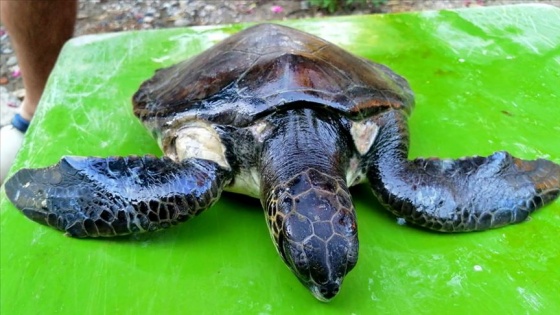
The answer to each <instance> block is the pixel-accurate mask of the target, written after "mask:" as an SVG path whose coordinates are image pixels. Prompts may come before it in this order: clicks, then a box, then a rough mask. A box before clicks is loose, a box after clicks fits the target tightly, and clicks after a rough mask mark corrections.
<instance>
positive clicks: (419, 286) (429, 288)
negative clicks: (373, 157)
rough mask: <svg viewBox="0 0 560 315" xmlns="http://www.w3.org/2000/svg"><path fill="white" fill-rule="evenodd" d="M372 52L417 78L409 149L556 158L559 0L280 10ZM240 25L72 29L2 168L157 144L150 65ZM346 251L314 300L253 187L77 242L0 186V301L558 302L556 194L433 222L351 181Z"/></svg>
mask: <svg viewBox="0 0 560 315" xmlns="http://www.w3.org/2000/svg"><path fill="white" fill-rule="evenodd" d="M282 23H285V24H287V25H291V26H293V27H296V28H300V29H303V30H306V31H308V32H311V33H314V34H317V35H319V36H321V37H324V38H326V39H327V40H330V41H332V42H334V43H336V44H339V45H340V46H342V47H344V48H346V49H348V50H350V51H352V52H354V53H356V54H358V55H362V56H365V57H367V58H371V59H373V60H376V61H378V62H381V63H384V64H386V65H388V66H389V67H391V68H392V69H394V70H395V71H396V72H398V73H400V74H402V75H403V76H405V77H406V78H407V79H408V80H409V81H410V83H411V85H412V87H413V89H414V91H415V92H416V101H417V102H416V108H415V111H414V112H413V115H412V117H411V120H410V128H411V146H412V147H411V157H417V156H440V157H460V156H464V155H475V154H480V155H488V154H491V153H492V152H494V151H497V150H508V151H510V152H511V153H512V154H514V155H517V156H519V157H522V158H529V159H532V158H536V157H544V158H548V159H551V160H553V161H555V162H557V163H560V139H559V137H560V122H559V121H560V9H558V8H554V7H550V6H544V5H525V6H523V5H520V6H507V7H493V8H473V9H467V10H457V11H439V12H422V13H406V14H389V15H373V16H352V17H340V18H332V19H319V20H297V21H288V22H282ZM246 26H247V25H232V26H216V27H195V28H186V29H164V30H157V31H142V32H125V33H114V34H104V35H93V36H83V37H78V38H75V39H73V40H72V41H70V42H69V43H68V44H67V45H66V46H65V48H64V50H63V52H62V54H61V56H60V59H59V61H58V63H57V65H56V67H55V69H54V72H53V73H52V76H51V77H50V80H49V82H48V87H47V89H46V92H45V95H44V97H43V99H42V100H41V106H40V110H39V111H38V112H37V115H36V117H35V120H34V123H33V124H32V126H31V128H30V130H29V132H28V133H27V135H26V139H25V143H24V146H23V149H22V150H21V152H20V153H19V155H18V157H17V161H16V164H15V166H14V168H13V170H15V169H19V168H21V167H39V166H46V165H49V164H53V163H55V162H57V161H58V160H59V158H60V157H61V156H62V155H86V156H87V155H97V156H109V155H128V154H137V155H143V154H147V153H151V154H157V155H161V152H160V150H159V149H158V147H157V145H156V142H155V140H153V139H152V138H151V136H150V135H149V134H148V132H147V131H146V130H145V129H144V128H143V127H142V126H141V124H140V123H139V122H138V121H137V119H135V118H134V116H133V114H132V110H131V102H130V99H131V95H132V94H133V93H134V91H135V90H136V89H137V88H138V86H139V84H140V83H141V82H142V81H143V80H145V79H147V78H149V77H150V76H151V75H152V74H153V72H154V70H155V69H157V68H160V67H163V66H168V65H171V64H173V63H175V62H178V61H179V60H182V59H185V58H187V57H189V56H192V55H193V54H196V53H198V52H200V51H202V50H203V49H205V48H208V47H209V46H211V45H212V44H214V43H216V42H217V41H219V40H221V39H223V38H225V37H227V36H228V35H230V34H232V33H234V32H236V31H239V30H241V29H242V28H244V27H246ZM353 195H354V202H355V205H356V208H357V214H358V220H359V238H360V242H361V243H360V245H361V246H360V259H359V262H358V265H357V267H356V268H355V269H354V270H353V271H352V272H351V273H350V274H349V276H348V277H347V278H346V281H345V282H344V284H343V286H342V290H341V293H340V294H339V295H338V296H337V297H336V298H335V299H334V300H333V301H332V302H331V303H328V304H325V303H321V302H318V301H317V300H315V298H314V297H313V296H312V295H311V294H310V293H309V292H308V291H307V289H306V288H304V287H303V286H302V285H301V284H300V283H299V282H298V280H297V279H296V278H295V277H294V276H293V275H292V273H291V272H290V271H289V270H288V268H286V267H285V265H284V263H283V262H282V261H281V259H280V258H279V256H278V255H277V253H276V251H275V249H274V247H273V245H272V244H271V241H270V237H269V235H268V231H267V228H266V224H265V220H264V215H263V212H262V210H261V208H260V205H259V203H258V202H257V201H256V200H253V199H248V198H243V197H240V196H238V195H226V196H224V197H223V198H222V200H221V201H220V202H219V203H217V204H216V205H215V206H214V207H213V208H212V209H211V210H209V211H207V212H205V213H204V214H203V215H201V216H200V217H198V218H196V219H194V220H192V221H189V222H187V223H185V224H183V225H180V226H178V227H175V228H173V229H169V230H167V231H163V232H158V233H154V234H151V235H144V236H140V237H138V238H125V239H105V240H95V239H94V240H77V239H71V238H68V237H65V236H64V235H63V234H62V233H59V232H57V231H55V230H52V229H50V228H47V227H44V226H41V225H38V224H36V223H33V222H31V221H30V220H28V219H26V218H25V217H24V216H23V215H22V214H20V213H19V212H18V211H16V209H15V208H14V207H13V206H12V205H11V204H10V203H9V201H8V200H7V198H5V195H4V193H3V192H2V200H1V211H0V214H1V219H0V224H1V232H0V233H1V234H0V240H1V270H0V279H1V288H0V289H1V290H0V292H1V309H0V313H2V314H293V313H296V312H297V314H374V313H379V314H482V313H489V312H492V313H493V314H560V256H559V255H560V240H559V239H558V235H559V231H560V202H559V201H556V202H555V203H553V204H552V205H550V206H548V207H546V208H545V209H543V210H542V211H540V212H538V213H535V214H533V215H532V217H531V220H529V222H525V223H523V224H519V225H514V226H509V227H506V228H502V229H496V230H492V231H487V232H481V233H466V234H439V233H432V232H428V231H425V230H420V229H416V228H413V227H410V226H402V225H399V224H397V220H396V218H395V217H393V216H391V215H389V214H388V213H387V211H385V210H384V209H383V207H382V206H380V205H379V204H378V203H377V202H376V201H374V197H373V196H372V195H371V194H370V191H369V189H368V188H367V187H363V188H358V189H354V190H353Z"/></svg>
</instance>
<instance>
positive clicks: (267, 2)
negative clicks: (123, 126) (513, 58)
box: [0, 0, 560, 126]
mask: <svg viewBox="0 0 560 315" xmlns="http://www.w3.org/2000/svg"><path fill="white" fill-rule="evenodd" d="M0 1H3V0H0ZM340 2H341V3H344V2H346V0H340ZM355 2H358V1H355ZM374 3H381V4H380V5H374ZM513 3H547V4H551V5H555V6H558V7H560V0H525V1H515V0H513V1H512V0H509V1H507V0H506V1H501V0H440V1H435V0H434V1H431V0H369V1H367V3H365V4H363V5H360V6H350V7H344V8H339V9H338V10H337V11H335V12H333V13H331V12H328V11H324V10H320V9H319V8H317V7H314V6H312V5H311V4H310V1H307V0H291V1H286V0H284V1H275V0H256V1H255V0H253V1H246V0H245V1H242V0H239V1H236V0H230V1H223V0H221V1H218V0H206V1H201V0H181V1H179V0H79V12H78V22H77V25H76V30H75V35H76V36H79V35H85V34H96V33H105V32H120V31H127V30H141V29H159V28H168V27H185V26H192V25H210V24H228V23H239V22H254V21H266V20H285V19H299V18H310V17H322V16H332V15H349V14H371V13H394V12H404V11H422V10H440V9H451V8H464V7H469V6H494V5H503V4H513ZM23 88H24V87H23V83H22V80H21V74H20V72H19V68H18V64H17V58H16V56H15V54H14V52H13V49H12V48H11V45H10V40H9V34H7V33H6V31H5V29H4V27H3V26H2V25H1V24H0V110H1V112H0V126H3V125H5V124H7V123H9V121H10V120H11V117H12V115H13V114H14V113H15V112H16V111H17V108H18V107H19V105H20V103H21V99H22V97H23V94H24V90H23Z"/></svg>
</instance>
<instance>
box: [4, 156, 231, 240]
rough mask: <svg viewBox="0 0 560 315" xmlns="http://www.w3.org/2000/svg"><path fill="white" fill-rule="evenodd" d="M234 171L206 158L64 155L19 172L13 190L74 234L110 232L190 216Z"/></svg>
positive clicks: (32, 213)
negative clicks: (178, 159)
mask: <svg viewBox="0 0 560 315" xmlns="http://www.w3.org/2000/svg"><path fill="white" fill-rule="evenodd" d="M230 177H231V174H230V173H229V172H228V171H225V170H223V169H222V168H221V167H220V166H218V164H216V163H215V162H211V161H207V160H201V159H188V160H185V161H183V162H181V163H175V162H173V161H172V160H170V159H169V158H165V157H164V158H157V157H155V156H144V157H137V156H131V157H109V158H82V157H64V158H62V159H61V160H60V162H59V163H57V164H56V165H53V166H51V167H47V168H42V169H22V170H20V171H18V172H17V173H16V174H15V175H14V176H12V177H11V178H10V179H9V180H8V181H7V182H6V195H7V196H8V198H9V199H10V200H11V201H12V203H13V204H14V205H15V206H16V207H17V208H18V209H20V210H21V211H22V212H23V214H25V215H26V216H27V217H29V218H30V219H32V220H34V221H37V222H39V223H41V224H44V225H48V226H51V227H54V228H56V229H59V230H62V231H65V232H66V233H67V234H68V235H70V236H73V237H109V236H116V235H126V234H133V233H141V232H145V231H155V230H159V229H163V228H167V227H169V226H171V225H175V224H177V223H179V222H183V221H186V220H188V219H190V218H192V217H194V216H195V215H198V214H199V213H200V212H202V211H203V210H205V209H207V208H209V207H210V206H211V205H212V204H213V203H214V202H215V201H216V200H218V198H219V197H220V193H221V192H222V188H223V186H224V185H225V184H227V182H228V181H229V180H230Z"/></svg>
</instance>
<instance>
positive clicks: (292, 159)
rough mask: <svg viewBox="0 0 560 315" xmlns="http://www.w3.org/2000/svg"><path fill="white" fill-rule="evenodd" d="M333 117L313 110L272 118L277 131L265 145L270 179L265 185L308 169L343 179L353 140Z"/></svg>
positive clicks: (265, 168) (264, 168)
mask: <svg viewBox="0 0 560 315" xmlns="http://www.w3.org/2000/svg"><path fill="white" fill-rule="evenodd" d="M333 116H334V113H331V112H326V111H324V112H322V111H317V110H312V109H293V110H288V111H285V112H280V113H276V114H274V115H272V116H271V118H270V122H271V125H274V126H276V129H275V130H274V131H273V132H271V133H270V134H271V135H272V136H270V137H269V138H268V139H266V141H265V142H264V146H263V151H262V158H261V170H262V176H263V177H262V178H263V179H266V180H263V181H262V183H265V186H269V185H266V183H270V184H272V185H274V183H278V182H282V181H286V180H288V179H289V178H291V177H293V176H294V175H295V174H298V173H300V172H302V171H305V170H306V169H308V168H314V169H317V170H318V171H320V172H323V173H327V174H331V175H332V176H335V177H336V176H341V177H343V174H344V170H345V169H346V166H347V164H348V160H349V155H350V152H351V150H352V149H351V148H350V147H349V144H350V143H351V140H350V139H348V138H347V137H348V135H347V134H346V132H345V131H344V128H342V125H341V122H340V121H339V120H338V119H337V118H334V117H333ZM269 187H270V186H269ZM263 188H264V189H265V190H266V187H263Z"/></svg>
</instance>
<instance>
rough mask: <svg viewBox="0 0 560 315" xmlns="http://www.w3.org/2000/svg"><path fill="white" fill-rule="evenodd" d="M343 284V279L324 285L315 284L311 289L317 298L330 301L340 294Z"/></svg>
mask: <svg viewBox="0 0 560 315" xmlns="http://www.w3.org/2000/svg"><path fill="white" fill-rule="evenodd" d="M341 284H342V279H340V280H337V281H333V282H331V283H328V284H324V285H317V284H313V285H311V286H310V287H309V289H310V290H311V293H312V294H313V296H315V298H317V300H319V301H321V302H330V300H331V299H332V298H334V297H335V296H336V295H337V294H338V291H339V289H340V285H341Z"/></svg>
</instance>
